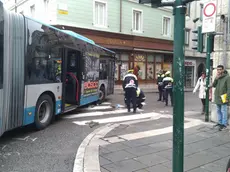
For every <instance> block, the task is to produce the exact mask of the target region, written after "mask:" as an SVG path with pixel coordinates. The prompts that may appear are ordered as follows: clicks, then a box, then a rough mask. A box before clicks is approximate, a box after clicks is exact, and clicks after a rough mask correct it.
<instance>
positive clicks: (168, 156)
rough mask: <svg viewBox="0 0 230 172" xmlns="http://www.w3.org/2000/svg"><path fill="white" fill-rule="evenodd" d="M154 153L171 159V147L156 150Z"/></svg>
mask: <svg viewBox="0 0 230 172" xmlns="http://www.w3.org/2000/svg"><path fill="white" fill-rule="evenodd" d="M156 155H158V156H161V157H163V158H166V159H168V160H170V161H171V160H172V149H169V150H164V151H160V152H157V153H156Z"/></svg>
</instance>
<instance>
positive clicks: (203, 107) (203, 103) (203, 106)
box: [201, 99, 205, 112]
mask: <svg viewBox="0 0 230 172" xmlns="http://www.w3.org/2000/svg"><path fill="white" fill-rule="evenodd" d="M201 102H202V112H205V99H201Z"/></svg>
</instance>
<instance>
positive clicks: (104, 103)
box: [102, 102, 111, 105]
mask: <svg viewBox="0 0 230 172" xmlns="http://www.w3.org/2000/svg"><path fill="white" fill-rule="evenodd" d="M102 105H111V103H110V102H103V103H102Z"/></svg>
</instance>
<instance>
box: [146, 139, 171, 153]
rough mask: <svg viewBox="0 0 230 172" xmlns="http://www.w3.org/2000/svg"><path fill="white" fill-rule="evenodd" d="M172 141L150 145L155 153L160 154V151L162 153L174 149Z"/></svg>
mask: <svg viewBox="0 0 230 172" xmlns="http://www.w3.org/2000/svg"><path fill="white" fill-rule="evenodd" d="M172 145H173V143H172V141H171V140H168V141H165V142H158V143H154V144H151V145H148V146H150V147H152V148H153V149H154V150H155V152H159V151H162V150H167V149H170V148H172Z"/></svg>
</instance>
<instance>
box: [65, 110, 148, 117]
mask: <svg viewBox="0 0 230 172" xmlns="http://www.w3.org/2000/svg"><path fill="white" fill-rule="evenodd" d="M142 111H144V110H142V109H137V112H142ZM123 113H127V109H117V110H114V111H105V112H102V111H96V112H88V113H80V114H71V115H68V116H65V117H63V118H66V119H76V118H83V117H93V116H104V115H116V114H123Z"/></svg>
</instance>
